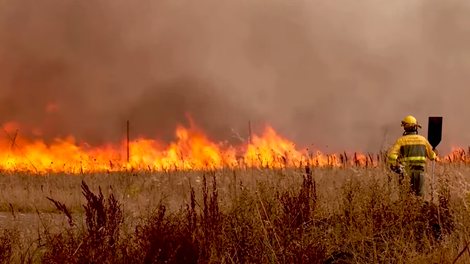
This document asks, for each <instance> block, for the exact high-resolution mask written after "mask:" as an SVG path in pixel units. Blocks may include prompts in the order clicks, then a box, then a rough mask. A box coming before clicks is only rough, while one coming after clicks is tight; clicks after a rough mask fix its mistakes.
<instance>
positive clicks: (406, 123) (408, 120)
mask: <svg viewBox="0 0 470 264" xmlns="http://www.w3.org/2000/svg"><path fill="white" fill-rule="evenodd" d="M401 126H402V127H404V128H405V130H408V129H416V128H421V126H420V125H418V121H417V120H416V118H414V116H407V117H405V119H403V121H401Z"/></svg>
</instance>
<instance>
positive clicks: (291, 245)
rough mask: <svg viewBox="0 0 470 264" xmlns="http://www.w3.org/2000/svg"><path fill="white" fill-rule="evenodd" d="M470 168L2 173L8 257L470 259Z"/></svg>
mask: <svg viewBox="0 0 470 264" xmlns="http://www.w3.org/2000/svg"><path fill="white" fill-rule="evenodd" d="M469 168H470V167H468V166H467V165H465V164H459V165H455V164H441V165H439V166H438V167H437V169H438V171H437V176H438V177H437V178H436V179H437V182H436V185H437V192H436V195H435V197H434V200H433V201H434V202H433V203H431V202H430V201H429V198H427V199H426V201H421V200H419V199H416V198H415V197H414V196H412V195H410V193H409V192H408V191H407V190H408V188H409V184H408V182H405V184H404V186H397V182H398V180H397V175H395V174H393V173H391V172H388V171H387V170H386V168H383V167H380V166H379V167H376V168H367V169H366V168H356V167H349V168H341V169H338V168H320V167H310V166H306V167H305V166H303V167H300V168H297V169H289V170H287V169H282V170H281V169H279V170H272V169H253V170H244V171H242V170H228V169H227V170H219V171H208V172H166V173H150V172H148V173H144V172H141V173H116V174H113V173H111V174H91V175H47V176H28V175H3V176H0V185H1V188H2V189H3V190H4V191H3V192H2V196H1V197H0V198H1V200H0V209H1V210H2V211H3V213H1V214H0V217H1V218H0V223H1V224H2V226H1V228H2V230H0V231H1V233H0V262H2V261H3V262H5V263H10V262H14V263H22V262H28V263H29V262H43V263H453V262H454V260H456V262H457V263H466V262H468V261H469V260H470V252H469V251H468V243H469V242H470V237H469V235H470V211H469V210H468V206H467V203H468V202H470V200H469V201H467V200H468V199H467V198H469V197H468V195H467V194H468V192H469V191H470V188H469V186H468V185H467V183H466V180H467V179H466V178H465V177H464V175H466V174H468V172H469V171H470V170H469ZM429 182H430V181H429V179H428V181H427V183H428V184H429ZM428 190H430V188H429V186H428ZM8 219H10V220H8Z"/></svg>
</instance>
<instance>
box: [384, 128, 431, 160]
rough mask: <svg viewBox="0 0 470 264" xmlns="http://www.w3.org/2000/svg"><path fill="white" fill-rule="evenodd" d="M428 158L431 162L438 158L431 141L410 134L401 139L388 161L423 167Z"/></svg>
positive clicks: (393, 148)
mask: <svg viewBox="0 0 470 264" xmlns="http://www.w3.org/2000/svg"><path fill="white" fill-rule="evenodd" d="M426 157H427V158H429V159H430V160H434V159H435V158H436V153H434V151H433V150H432V146H431V144H429V141H428V140H427V139H426V138H425V137H423V136H421V135H418V134H408V135H404V136H402V137H401V138H399V139H398V140H397V141H396V142H395V145H394V146H393V147H392V149H391V150H390V153H389V154H388V161H389V164H391V165H396V164H397V161H398V162H399V163H400V164H402V165H404V166H423V167H424V165H425V164H426Z"/></svg>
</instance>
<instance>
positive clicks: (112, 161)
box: [0, 123, 470, 174]
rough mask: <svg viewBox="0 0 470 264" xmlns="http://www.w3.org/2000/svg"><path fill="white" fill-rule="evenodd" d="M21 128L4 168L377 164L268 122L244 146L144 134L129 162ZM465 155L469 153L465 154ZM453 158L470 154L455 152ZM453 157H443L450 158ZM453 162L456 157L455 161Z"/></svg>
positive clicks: (0, 159)
mask: <svg viewBox="0 0 470 264" xmlns="http://www.w3.org/2000/svg"><path fill="white" fill-rule="evenodd" d="M18 128H19V126H18V125H16V124H14V123H8V124H5V125H4V130H5V131H4V132H5V133H7V135H5V137H0V150H1V151H0V169H2V170H6V171H24V172H33V173H34V172H36V173H47V172H65V173H73V174H75V173H84V172H106V171H121V170H151V171H168V170H205V169H220V168H224V167H229V168H235V167H245V168H247V167H269V168H284V167H294V166H295V167H298V166H300V165H305V164H307V163H309V164H311V165H313V166H332V167H341V166H344V165H345V164H352V165H370V166H372V165H374V166H375V165H377V164H378V162H379V159H380V157H377V159H374V158H373V157H372V156H367V155H364V154H352V155H350V157H348V155H347V154H346V153H344V154H334V155H325V154H323V153H321V152H319V151H316V152H315V153H308V151H307V150H306V149H305V150H302V151H301V150H299V149H297V148H296V146H295V144H293V143H292V142H291V141H289V140H287V139H285V138H283V137H282V136H280V135H279V134H277V133H276V132H275V131H274V129H273V128H271V127H270V126H266V128H265V131H264V133H263V134H262V135H261V136H257V135H254V136H253V138H252V142H251V143H249V144H244V145H242V146H238V147H233V146H224V145H223V144H221V143H219V144H216V143H214V142H212V141H210V140H209V139H208V138H207V136H206V135H205V134H204V133H203V132H201V131H200V130H199V129H197V128H196V127H195V126H193V125H192V126H191V127H190V128H185V127H182V126H179V127H177V129H176V132H175V136H176V140H175V141H174V142H172V143H170V144H169V145H165V144H163V143H162V142H160V141H158V140H151V139H144V138H139V139H138V140H134V141H131V142H130V144H129V150H130V160H129V162H127V160H126V156H127V155H126V141H123V142H122V144H121V145H117V146H116V145H106V146H100V147H94V148H92V147H90V146H88V145H85V144H81V145H80V144H77V142H76V141H75V139H74V138H73V137H67V138H65V139H57V140H56V141H55V143H53V144H50V145H46V144H45V143H44V142H43V141H42V140H36V141H31V140H27V139H25V138H21V137H20V136H16V135H15V134H14V133H15V132H16V130H17V129H18ZM464 153H465V152H464ZM452 155H454V156H453V158H454V159H453V160H456V159H457V158H456V157H458V159H464V160H465V159H466V160H467V161H470V156H468V155H467V154H465V155H464V156H465V157H464V158H462V157H463V156H462V155H463V154H462V153H460V152H458V150H454V152H453V154H452ZM447 159H449V158H448V157H444V158H442V159H440V160H439V161H440V162H445V161H446V160H447ZM449 160H451V159H449Z"/></svg>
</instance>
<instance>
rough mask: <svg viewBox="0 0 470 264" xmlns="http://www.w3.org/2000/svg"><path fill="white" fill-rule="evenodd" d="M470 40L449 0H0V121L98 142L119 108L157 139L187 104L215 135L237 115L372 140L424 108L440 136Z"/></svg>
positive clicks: (454, 108) (346, 139) (455, 136)
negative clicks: (439, 122)
mask: <svg viewBox="0 0 470 264" xmlns="http://www.w3.org/2000/svg"><path fill="white" fill-rule="evenodd" d="M469 51H470V3H469V2H468V1H464V0H454V1H439V0H426V1H424V0H407V1H405V0H401V1H386V2H385V1H372V0H362V1H348V0H337V1H328V0H317V1H286V0H285V1H281V0H269V1H268V0H255V1H253V0H251V1H248V0H241V1H240V0H238V1H215V0H214V1H212V0H206V1H182V0H180V1H141V2H139V1H137V2H136V1H134V2H132V1H122V0H121V1H108V0H102V1H97V2H90V1H59V0H46V1H32V0H30V1H26V0H23V1H2V3H1V4H0V123H6V122H10V121H15V122H18V123H19V124H22V125H24V126H27V127H39V128H41V137H43V138H45V139H46V140H51V139H53V138H55V137H64V136H66V135H69V134H71V135H74V136H76V137H77V138H80V139H85V140H88V141H90V142H92V143H96V144H99V143H104V142H113V141H117V140H120V139H121V138H123V137H124V136H125V125H126V120H130V123H131V135H132V137H137V136H139V135H143V136H146V137H149V138H161V139H164V140H171V139H172V138H173V137H174V135H173V134H174V129H175V127H176V125H177V124H187V122H186V120H187V115H186V114H187V113H189V114H190V115H191V117H192V119H193V120H194V121H195V123H196V124H197V125H199V126H200V127H201V128H202V129H204V131H205V132H206V133H207V134H208V135H209V136H210V138H211V139H213V140H217V141H218V140H229V141H231V142H233V143H237V141H236V139H235V137H234V133H238V134H240V135H241V136H245V137H246V136H247V134H248V121H251V123H252V126H253V132H256V133H260V132H262V130H263V128H264V124H270V125H271V126H272V127H273V128H274V129H275V130H276V131H279V132H280V133H281V134H282V135H283V136H285V137H287V138H289V139H291V140H293V141H294V142H296V143H298V144H299V145H302V146H307V147H310V148H314V149H320V150H327V151H342V150H360V151H377V150H379V148H380V147H382V145H383V144H384V143H385V144H387V143H388V144H391V143H393V141H395V139H396V138H397V137H399V136H400V135H401V128H400V121H401V120H402V119H403V118H404V117H405V116H407V115H414V116H415V117H417V118H418V121H419V122H420V123H422V125H423V130H422V131H421V133H422V134H424V135H426V134H427V133H426V131H427V125H426V123H427V118H428V116H434V115H439V116H444V132H443V141H442V145H441V146H440V148H441V149H442V150H450V147H451V146H462V147H466V146H467V145H469V144H468V143H469V141H470V131H469V129H468V128H469V127H470V121H469V120H467V119H466V118H465V116H466V114H467V113H468V112H469V111H470V105H469V104H468V103H467V100H468V98H469V96H470V89H468V88H467V85H468V84H469V83H470V74H469V72H468V71H469V70H468V69H470V57H469V56H468V53H469ZM20 133H22V132H21V131H20ZM24 133H26V132H24Z"/></svg>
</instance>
